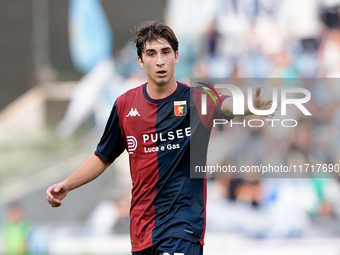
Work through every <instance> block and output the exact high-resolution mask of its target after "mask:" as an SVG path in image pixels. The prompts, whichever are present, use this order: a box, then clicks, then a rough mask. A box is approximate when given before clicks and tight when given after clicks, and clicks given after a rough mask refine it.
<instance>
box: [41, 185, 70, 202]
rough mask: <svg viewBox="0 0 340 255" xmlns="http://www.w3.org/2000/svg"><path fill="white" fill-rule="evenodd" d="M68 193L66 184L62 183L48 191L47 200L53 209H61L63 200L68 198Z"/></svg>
mask: <svg viewBox="0 0 340 255" xmlns="http://www.w3.org/2000/svg"><path fill="white" fill-rule="evenodd" d="M68 192H69V190H68V188H67V185H66V184H65V183H64V182H60V183H57V184H54V185H52V186H50V187H49V188H48V189H47V190H46V196H47V197H46V199H47V201H48V203H49V204H50V205H51V206H52V207H59V206H61V205H62V203H61V200H63V199H64V197H66V195H67V193H68Z"/></svg>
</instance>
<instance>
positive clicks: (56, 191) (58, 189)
mask: <svg viewBox="0 0 340 255" xmlns="http://www.w3.org/2000/svg"><path fill="white" fill-rule="evenodd" d="M60 189H61V187H60V186H59V184H58V185H57V186H56V187H55V188H54V190H53V191H54V192H55V193H58V192H59V191H60Z"/></svg>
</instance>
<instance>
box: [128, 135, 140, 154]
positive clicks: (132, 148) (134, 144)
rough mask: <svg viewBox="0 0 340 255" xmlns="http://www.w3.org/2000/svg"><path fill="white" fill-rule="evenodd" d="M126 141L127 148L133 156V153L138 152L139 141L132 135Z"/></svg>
mask: <svg viewBox="0 0 340 255" xmlns="http://www.w3.org/2000/svg"><path fill="white" fill-rule="evenodd" d="M126 140H127V147H128V152H129V154H133V152H134V151H135V150H136V148H137V145H138V143H137V139H136V138H135V137H134V136H132V135H130V136H127V137H126Z"/></svg>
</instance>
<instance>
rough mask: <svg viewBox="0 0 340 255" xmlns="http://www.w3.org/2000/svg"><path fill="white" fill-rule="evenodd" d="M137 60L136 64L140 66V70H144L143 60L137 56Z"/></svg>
mask: <svg viewBox="0 0 340 255" xmlns="http://www.w3.org/2000/svg"><path fill="white" fill-rule="evenodd" d="M137 60H138V63H139V65H140V67H141V68H143V69H144V62H143V59H141V58H140V57H139V56H138V57H137Z"/></svg>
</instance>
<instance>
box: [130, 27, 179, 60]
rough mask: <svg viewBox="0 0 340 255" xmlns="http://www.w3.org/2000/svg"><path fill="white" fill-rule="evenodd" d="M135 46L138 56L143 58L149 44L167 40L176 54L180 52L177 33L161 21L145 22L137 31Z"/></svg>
mask: <svg viewBox="0 0 340 255" xmlns="http://www.w3.org/2000/svg"><path fill="white" fill-rule="evenodd" d="M135 33H136V36H135V40H134V42H135V44H136V48H137V55H138V56H139V57H140V58H142V54H143V50H144V47H145V44H146V43H147V42H151V41H153V40H156V41H157V40H159V39H165V40H167V42H168V43H169V44H170V46H171V48H172V49H173V50H174V52H177V51H178V40H177V38H176V35H175V33H174V32H173V31H172V29H171V28H170V27H169V26H166V25H164V24H162V23H161V22H159V21H145V22H143V23H142V24H140V25H139V26H138V27H136V29H135Z"/></svg>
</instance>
